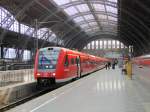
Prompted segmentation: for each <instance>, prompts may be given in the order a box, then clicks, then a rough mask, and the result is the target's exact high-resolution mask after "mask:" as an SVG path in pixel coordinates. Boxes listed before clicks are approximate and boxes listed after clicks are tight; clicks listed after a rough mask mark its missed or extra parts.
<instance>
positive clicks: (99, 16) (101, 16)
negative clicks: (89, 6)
mask: <svg viewBox="0 0 150 112" xmlns="http://www.w3.org/2000/svg"><path fill="white" fill-rule="evenodd" d="M97 16H98V19H100V20H105V19H107V16H106V15H102V14H97Z"/></svg>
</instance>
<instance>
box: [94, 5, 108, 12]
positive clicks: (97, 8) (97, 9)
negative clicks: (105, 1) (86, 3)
mask: <svg viewBox="0 0 150 112" xmlns="http://www.w3.org/2000/svg"><path fill="white" fill-rule="evenodd" d="M93 8H94V9H95V10H96V11H105V7H104V5H102V4H93Z"/></svg>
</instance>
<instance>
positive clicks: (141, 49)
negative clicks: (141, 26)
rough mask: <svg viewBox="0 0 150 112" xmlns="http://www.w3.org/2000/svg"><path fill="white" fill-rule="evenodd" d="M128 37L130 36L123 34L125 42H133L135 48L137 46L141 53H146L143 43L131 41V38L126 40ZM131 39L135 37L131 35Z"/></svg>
mask: <svg viewBox="0 0 150 112" xmlns="http://www.w3.org/2000/svg"><path fill="white" fill-rule="evenodd" d="M122 33H123V32H122ZM127 36H128V35H127V34H126V33H123V37H122V39H123V40H125V41H127V42H128V43H129V42H132V44H133V45H134V46H136V48H138V49H139V51H140V52H144V50H145V48H144V50H143V48H142V47H141V46H140V45H141V43H139V42H137V41H134V40H132V39H130V38H126V37H127ZM130 37H134V35H132V34H130ZM138 43H139V44H138ZM129 44H130V43H129Z"/></svg>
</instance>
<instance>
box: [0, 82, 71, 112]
mask: <svg viewBox="0 0 150 112" xmlns="http://www.w3.org/2000/svg"><path fill="white" fill-rule="evenodd" d="M68 83H70V81H68V82H65V83H60V84H56V85H52V86H51V87H42V88H40V89H39V90H38V89H37V92H36V93H33V94H32V95H30V96H27V97H25V98H22V99H20V100H17V101H15V102H13V103H10V104H8V105H4V106H2V107H0V112H4V111H6V110H9V109H11V108H14V107H15V106H18V105H20V104H23V103H25V102H27V101H29V100H32V99H34V98H36V97H39V96H42V95H44V94H46V93H48V92H51V91H53V90H55V89H57V88H59V87H62V86H64V85H66V84H68Z"/></svg>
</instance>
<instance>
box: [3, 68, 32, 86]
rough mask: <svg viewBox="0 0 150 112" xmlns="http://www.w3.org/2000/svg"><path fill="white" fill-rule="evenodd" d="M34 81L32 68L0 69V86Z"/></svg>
mask: <svg viewBox="0 0 150 112" xmlns="http://www.w3.org/2000/svg"><path fill="white" fill-rule="evenodd" d="M31 81H34V77H33V69H24V70H8V71H0V87H3V86H8V85H12V84H16V83H22V82H31Z"/></svg>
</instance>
